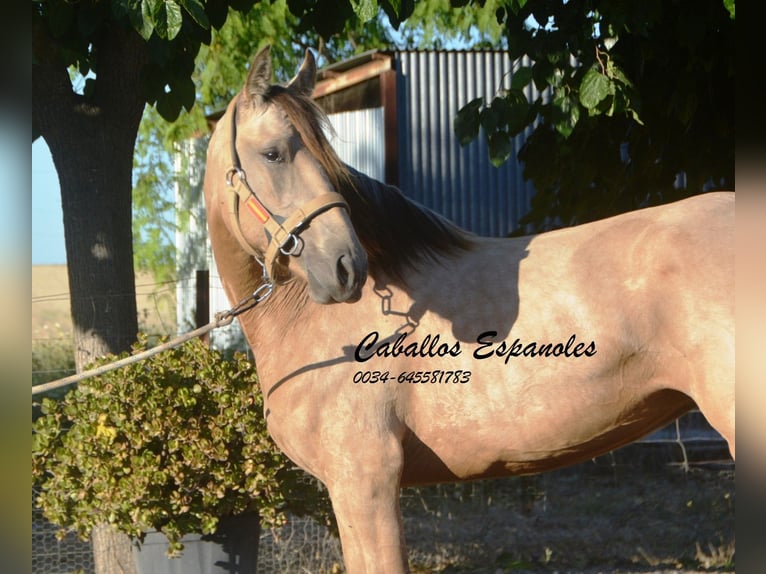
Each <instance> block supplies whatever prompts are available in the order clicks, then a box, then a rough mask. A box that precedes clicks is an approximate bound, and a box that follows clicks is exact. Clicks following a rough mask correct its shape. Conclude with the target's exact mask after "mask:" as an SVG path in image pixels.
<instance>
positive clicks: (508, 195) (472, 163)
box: [396, 51, 538, 236]
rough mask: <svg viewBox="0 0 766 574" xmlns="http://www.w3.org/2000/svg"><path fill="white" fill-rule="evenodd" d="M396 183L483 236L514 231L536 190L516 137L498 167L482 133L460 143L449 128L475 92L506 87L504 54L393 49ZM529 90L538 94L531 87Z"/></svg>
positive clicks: (488, 94) (488, 96)
mask: <svg viewBox="0 0 766 574" xmlns="http://www.w3.org/2000/svg"><path fill="white" fill-rule="evenodd" d="M396 66H397V70H398V79H397V82H398V85H399V87H398V93H399V102H398V105H397V108H398V116H399V118H398V130H399V134H398V137H399V166H400V167H399V186H400V187H401V188H402V191H404V193H406V194H407V195H408V196H410V197H412V198H413V199H415V200H416V201H418V202H420V203H422V204H423V205H426V206H428V207H430V208H431V209H433V210H435V211H437V212H439V213H441V214H442V215H444V216H446V217H447V218H449V219H451V220H452V221H454V222H455V223H457V224H458V225H460V226H461V227H464V228H466V229H468V230H470V231H473V232H475V233H478V234H481V235H492V236H502V235H506V234H507V233H509V232H511V231H513V230H514V229H515V228H516V227H517V225H518V220H519V218H520V217H521V216H523V215H524V214H525V213H526V212H527V210H528V208H529V201H530V198H531V196H532V194H533V193H534V189H533V188H532V185H531V184H530V183H528V182H525V181H524V178H523V175H522V170H523V166H522V165H521V164H519V162H518V161H517V160H516V153H517V152H518V150H519V148H520V147H521V145H522V144H523V142H524V139H525V138H526V137H527V135H528V133H524V134H520V135H519V136H517V137H516V138H515V139H514V145H513V152H512V156H511V158H510V159H509V160H508V161H506V162H505V164H503V165H502V166H501V167H499V168H496V167H494V166H493V165H492V164H491V163H490V161H489V154H488V150H487V145H486V143H485V141H484V138H483V135H482V134H480V137H479V138H477V140H475V141H474V142H472V143H471V144H469V145H467V146H465V147H461V146H460V144H459V142H458V139H457V137H456V136H455V134H454V131H453V127H452V126H453V121H454V118H455V116H456V115H457V112H458V110H460V108H461V107H463V106H464V105H465V104H467V103H468V102H470V101H471V100H473V99H474V98H477V97H484V98H485V100H486V101H491V100H492V98H493V97H494V96H495V95H497V94H498V93H499V92H500V91H501V90H502V89H504V88H510V83H511V77H512V70H513V67H514V62H513V61H511V59H510V58H509V57H508V54H507V53H506V52H499V51H486V52H439V51H431V52H422V51H405V52H397V54H396ZM528 91H529V93H528V96H529V97H531V98H536V97H537V95H538V93H537V92H536V91H535V90H534V87H533V86H530V87H529V88H528Z"/></svg>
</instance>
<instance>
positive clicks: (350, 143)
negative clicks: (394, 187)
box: [328, 108, 386, 181]
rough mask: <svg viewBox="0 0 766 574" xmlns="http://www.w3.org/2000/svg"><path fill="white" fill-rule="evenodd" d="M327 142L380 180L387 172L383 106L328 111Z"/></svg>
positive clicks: (357, 167) (368, 173)
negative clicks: (328, 139)
mask: <svg viewBox="0 0 766 574" xmlns="http://www.w3.org/2000/svg"><path fill="white" fill-rule="evenodd" d="M328 117H329V118H330V123H331V124H332V127H333V129H334V130H335V133H334V134H329V138H330V143H332V146H333V147H334V148H335V151H336V152H338V156H339V157H340V158H341V159H342V160H343V161H345V162H346V163H347V164H348V165H350V166H351V167H353V168H355V169H357V170H359V171H360V172H362V173H364V174H367V175H368V176H370V177H372V178H374V179H377V180H379V181H383V180H384V179H385V174H386V164H385V155H386V154H385V142H384V141H383V108H368V109H366V110H355V111H352V112H340V113H337V114H330V115H329V116H328Z"/></svg>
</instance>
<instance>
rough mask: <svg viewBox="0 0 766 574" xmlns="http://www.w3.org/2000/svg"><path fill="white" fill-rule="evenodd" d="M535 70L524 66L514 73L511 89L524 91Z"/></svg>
mask: <svg viewBox="0 0 766 574" xmlns="http://www.w3.org/2000/svg"><path fill="white" fill-rule="evenodd" d="M533 74H534V70H533V69H532V68H530V67H529V66H524V67H523V68H519V69H518V70H516V71H515V72H513V76H511V88H513V89H515V90H521V89H523V88H524V87H525V86H526V85H527V84H528V83H529V82H530V81H531V80H532V75H533Z"/></svg>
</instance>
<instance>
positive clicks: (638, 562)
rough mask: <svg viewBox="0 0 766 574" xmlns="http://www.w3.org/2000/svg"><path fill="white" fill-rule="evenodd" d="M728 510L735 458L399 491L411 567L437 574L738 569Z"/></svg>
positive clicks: (598, 467)
mask: <svg viewBox="0 0 766 574" xmlns="http://www.w3.org/2000/svg"><path fill="white" fill-rule="evenodd" d="M642 466H645V465H642ZM433 489H442V490H441V495H442V496H441V497H439V496H434V492H433ZM437 494H438V490H437ZM734 507H735V491H734V467H733V464H723V465H720V464H718V465H712V466H711V465H707V466H698V467H694V466H693V467H692V468H691V469H690V470H684V469H683V468H680V467H679V466H673V465H670V466H669V465H662V466H658V467H657V468H654V469H652V470H646V468H642V469H641V470H637V469H636V468H633V467H631V466H629V465H627V466H626V465H615V466H609V465H608V464H603V463H601V464H598V463H586V464H582V465H579V466H576V467H573V468H571V469H566V470H561V471H555V472H551V473H547V474H543V475H538V476H533V477H523V478H513V479H504V480H498V481H487V482H481V483H475V484H468V485H463V486H462V489H461V487H458V488H457V489H456V488H455V487H454V486H451V487H430V488H429V489H408V491H407V492H406V493H405V495H404V497H403V509H404V516H405V528H406V531H407V532H406V536H407V542H408V546H409V551H410V552H409V554H410V562H411V564H412V566H413V570H414V572H416V573H426V572H429V573H435V572H438V573H442V574H457V573H460V574H504V573H511V572H512V573H529V572H549V573H553V572H558V573H561V574H563V573H568V572H579V573H587V574H596V573H610V574H618V573H619V574H628V573H631V574H633V573H642V574H646V573H663V574H666V573H670V572H673V573H685V574H690V573H697V572H710V571H711V570H714V571H734V569H735V563H734V562H735V561H734V550H735V534H734ZM458 513H459V519H458V518H457V517H458Z"/></svg>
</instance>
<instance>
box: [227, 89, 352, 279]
mask: <svg viewBox="0 0 766 574" xmlns="http://www.w3.org/2000/svg"><path fill="white" fill-rule="evenodd" d="M236 138H237V106H236V104H235V105H234V108H233V109H232V120H231V156H232V167H231V168H229V170H228V171H227V172H226V189H227V191H228V194H227V207H228V213H229V219H230V222H231V226H230V227H231V231H232V233H233V234H234V236H235V238H236V239H237V242H238V243H239V244H240V246H241V247H242V249H244V250H245V251H246V252H247V253H249V254H250V255H252V256H253V257H255V259H256V260H258V262H259V263H260V264H261V266H262V267H263V269H264V273H269V274H272V270H273V268H274V264H275V263H276V260H277V257H278V256H279V254H280V253H282V254H283V255H296V254H297V253H298V252H299V245H300V240H299V239H298V237H299V235H300V233H301V231H303V230H304V229H305V228H306V227H307V225H308V223H309V222H310V221H311V220H312V219H313V218H315V217H317V216H318V215H320V214H322V213H324V212H325V211H327V210H329V209H332V208H333V207H342V208H343V209H345V210H346V211H348V210H349V207H348V203H346V200H345V199H343V196H342V195H341V194H339V193H337V192H334V191H331V192H327V193H323V194H321V195H319V196H317V197H315V198H314V199H312V200H311V201H309V202H307V203H305V204H304V205H302V206H300V207H298V208H297V209H296V210H295V211H294V212H293V213H292V214H290V216H288V217H287V218H286V219H284V220H283V221H282V223H280V222H279V221H278V219H277V216H275V215H274V214H273V213H272V212H271V211H270V210H269V209H268V208H267V207H266V206H265V205H264V204H263V203H262V202H261V201H260V200H259V199H258V196H257V195H256V194H255V192H254V191H253V189H252V188H251V187H250V185H249V184H248V182H247V177H246V175H245V172H244V170H243V169H242V167H241V165H240V161H239V155H238V154H237V146H236ZM240 202H242V203H244V204H245V205H246V206H247V208H248V210H249V211H250V213H252V214H253V215H254V216H255V217H256V219H258V221H260V222H261V224H262V225H263V227H264V230H265V232H266V237H267V239H268V241H269V244H268V246H267V248H266V254H265V256H264V260H263V261H261V260H260V255H261V254H260V252H259V251H258V250H257V249H256V248H255V247H254V246H253V245H251V244H250V242H248V240H247V239H246V238H245V235H244V233H243V232H242V226H241V224H240V213H239V205H240Z"/></svg>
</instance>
